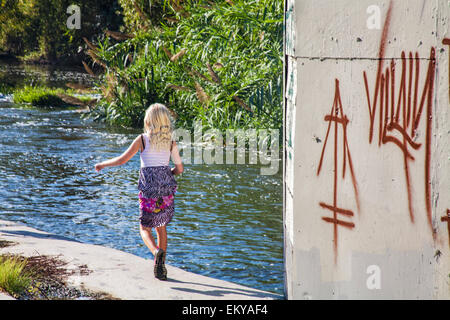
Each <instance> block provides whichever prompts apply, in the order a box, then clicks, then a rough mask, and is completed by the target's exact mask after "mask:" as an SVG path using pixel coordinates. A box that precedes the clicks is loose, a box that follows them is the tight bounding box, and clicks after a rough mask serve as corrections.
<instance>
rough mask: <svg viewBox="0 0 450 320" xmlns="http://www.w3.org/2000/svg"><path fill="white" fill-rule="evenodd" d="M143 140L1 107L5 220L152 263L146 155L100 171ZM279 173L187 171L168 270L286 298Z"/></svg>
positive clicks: (66, 114) (54, 115)
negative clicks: (142, 230)
mask: <svg viewBox="0 0 450 320" xmlns="http://www.w3.org/2000/svg"><path fill="white" fill-rule="evenodd" d="M139 133H140V132H139V131H136V130H117V129H115V130H114V129H111V128H107V127H105V126H103V125H101V124H97V123H93V122H91V121H84V120H81V119H80V117H79V114H78V113H77V112H75V111H60V110H59V111H55V110H39V109H29V108H27V109H26V108H18V107H17V106H14V105H11V104H3V105H2V103H1V102H0V136H1V140H0V172H1V175H0V186H1V188H0V219H6V220H14V221H20V222H23V223H25V224H27V225H29V226H32V227H34V228H37V229H41V230H44V231H47V232H52V233H55V234H58V235H63V236H67V237H71V238H74V239H76V240H79V241H83V242H86V243H93V244H100V245H105V246H108V247H112V248H116V249H119V250H123V251H126V252H130V253H133V254H136V255H138V256H141V257H144V258H149V259H151V258H152V256H151V254H150V253H149V251H148V249H147V248H146V247H145V245H144V244H143V242H142V240H141V238H140V235H139V221H138V215H139V212H138V202H137V180H138V170H139V165H140V164H139V156H138V155H136V156H135V157H134V158H133V159H132V160H130V162H128V163H127V164H126V165H124V166H121V167H114V168H107V169H105V170H103V171H102V172H100V173H97V172H95V170H94V164H95V163H97V162H98V161H102V160H105V159H107V158H111V157H115V156H117V155H119V154H120V153H122V152H123V151H124V150H125V149H126V148H127V147H128V146H129V144H130V143H131V142H132V141H133V139H134V138H135V137H136V135H137V134H139ZM279 171H280V172H279V173H278V174H277V175H274V176H263V175H260V168H259V166H256V165H186V166H185V172H184V173H183V175H182V176H178V177H177V181H178V184H179V187H178V192H177V196H176V213H175V217H174V219H173V220H172V222H171V223H170V224H169V225H168V229H167V230H168V242H169V245H168V255H167V263H168V264H170V265H174V266H177V267H180V268H182V269H185V270H187V271H190V272H194V273H198V274H203V275H206V276H210V277H214V278H219V279H223V280H228V281H232V282H236V283H240V284H243V285H246V286H249V287H253V288H258V289H261V290H266V291H271V292H275V293H279V294H283V228H282V221H283V218H282V173H281V165H280V170H279ZM149 272H152V271H151V270H149Z"/></svg>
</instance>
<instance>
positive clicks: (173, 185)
mask: <svg viewBox="0 0 450 320" xmlns="http://www.w3.org/2000/svg"><path fill="white" fill-rule="evenodd" d="M138 189H139V220H140V223H141V225H142V226H143V227H148V228H156V227H162V226H165V225H166V224H168V223H169V222H170V221H171V220H172V217H173V214H174V212H175V204H174V195H175V192H176V190H177V182H176V180H175V178H174V176H173V174H172V171H171V170H170V167H169V166H160V167H145V168H141V170H140V171H139V182H138Z"/></svg>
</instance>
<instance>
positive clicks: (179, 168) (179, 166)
mask: <svg viewBox="0 0 450 320" xmlns="http://www.w3.org/2000/svg"><path fill="white" fill-rule="evenodd" d="M171 155H172V162H173V163H174V164H175V168H172V174H174V175H177V174H182V173H183V170H184V167H183V162H181V157H180V153H179V151H178V147H177V143H176V142H173V149H172V153H171Z"/></svg>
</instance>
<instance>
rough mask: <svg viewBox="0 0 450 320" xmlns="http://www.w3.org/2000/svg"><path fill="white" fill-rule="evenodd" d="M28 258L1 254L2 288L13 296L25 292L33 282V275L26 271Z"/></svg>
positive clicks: (0, 274)
mask: <svg viewBox="0 0 450 320" xmlns="http://www.w3.org/2000/svg"><path fill="white" fill-rule="evenodd" d="M26 264H27V261H26V260H22V259H19V258H17V257H13V256H11V257H9V256H6V257H5V256H0V288H1V289H3V290H4V291H6V292H7V293H9V294H10V295H12V296H18V295H20V294H21V293H23V292H24V291H25V290H27V288H28V287H29V285H30V284H31V276H30V275H29V274H28V273H27V272H24V268H25V266H26Z"/></svg>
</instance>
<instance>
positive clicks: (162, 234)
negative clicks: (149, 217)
mask: <svg viewBox="0 0 450 320" xmlns="http://www.w3.org/2000/svg"><path fill="white" fill-rule="evenodd" d="M155 229H156V235H157V237H158V247H159V248H161V249H163V250H164V252H167V230H166V226H162V227H157V228H155Z"/></svg>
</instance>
